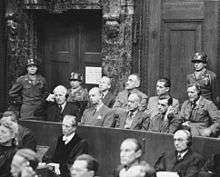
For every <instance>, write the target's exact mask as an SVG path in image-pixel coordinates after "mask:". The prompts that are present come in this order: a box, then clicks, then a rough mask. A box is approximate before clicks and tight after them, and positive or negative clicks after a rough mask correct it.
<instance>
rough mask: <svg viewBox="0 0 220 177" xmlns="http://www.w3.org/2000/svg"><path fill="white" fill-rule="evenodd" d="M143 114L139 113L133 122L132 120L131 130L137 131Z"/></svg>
mask: <svg viewBox="0 0 220 177" xmlns="http://www.w3.org/2000/svg"><path fill="white" fill-rule="evenodd" d="M141 118H142V117H141V112H139V111H138V112H137V113H136V114H135V115H134V117H133V120H132V124H131V129H135V127H136V126H137V125H138V123H139V120H140V119H141Z"/></svg>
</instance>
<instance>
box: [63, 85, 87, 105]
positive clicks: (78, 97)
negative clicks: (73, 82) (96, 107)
mask: <svg viewBox="0 0 220 177" xmlns="http://www.w3.org/2000/svg"><path fill="white" fill-rule="evenodd" d="M88 96H89V94H88V91H87V89H85V88H82V87H79V88H77V89H71V88H70V89H68V98H67V101H68V102H76V101H88Z"/></svg>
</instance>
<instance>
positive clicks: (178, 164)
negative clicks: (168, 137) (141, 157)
mask: <svg viewBox="0 0 220 177" xmlns="http://www.w3.org/2000/svg"><path fill="white" fill-rule="evenodd" d="M191 144H192V136H191V133H190V132H189V131H188V130H178V131H177V132H176V133H175V134H174V146H175V151H173V152H168V153H163V154H162V155H161V156H160V157H159V159H158V160H157V162H156V164H155V170H156V171H170V172H177V173H178V174H179V176H180V177H195V176H197V175H198V173H199V171H200V169H201V168H202V167H203V165H204V159H203V157H202V156H201V155H200V154H198V153H196V152H193V151H192V150H191V149H190V146H191Z"/></svg>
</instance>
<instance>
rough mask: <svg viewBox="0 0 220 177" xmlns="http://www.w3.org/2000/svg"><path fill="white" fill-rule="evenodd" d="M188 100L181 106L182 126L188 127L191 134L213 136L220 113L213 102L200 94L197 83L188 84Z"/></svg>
mask: <svg viewBox="0 0 220 177" xmlns="http://www.w3.org/2000/svg"><path fill="white" fill-rule="evenodd" d="M187 94H188V100H186V101H185V102H184V103H183V105H182V108H181V112H180V118H181V119H182V121H183V123H182V126H183V127H185V128H187V129H190V131H191V133H192V135H193V136H206V137H208V136H215V134H216V131H217V130H218V128H219V123H220V122H219V120H220V114H219V113H218V110H217V107H216V106H215V104H214V103H213V102H212V101H210V100H207V99H206V98H204V97H203V96H201V89H200V86H199V85H198V84H192V85H188V88H187Z"/></svg>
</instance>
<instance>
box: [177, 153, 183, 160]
mask: <svg viewBox="0 0 220 177" xmlns="http://www.w3.org/2000/svg"><path fill="white" fill-rule="evenodd" d="M176 159H177V160H178V161H179V160H181V159H182V156H181V154H180V153H178V154H177V157H176Z"/></svg>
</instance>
